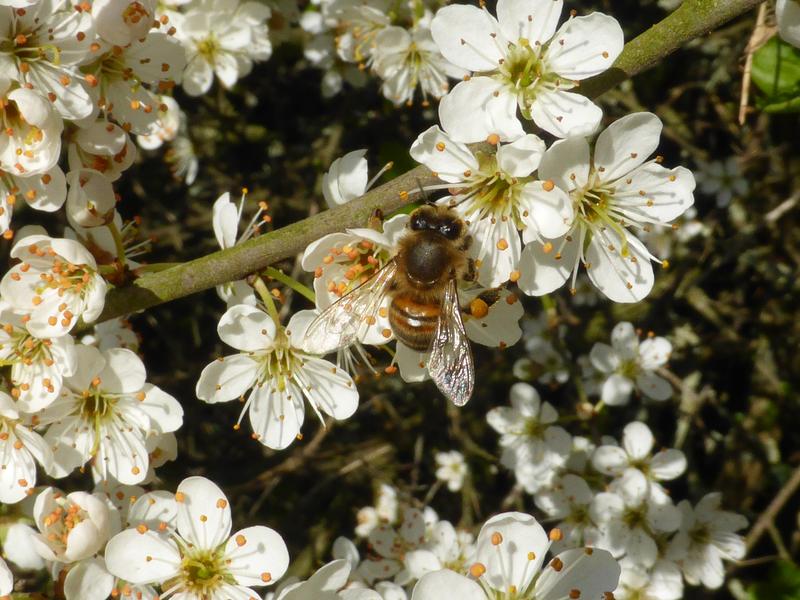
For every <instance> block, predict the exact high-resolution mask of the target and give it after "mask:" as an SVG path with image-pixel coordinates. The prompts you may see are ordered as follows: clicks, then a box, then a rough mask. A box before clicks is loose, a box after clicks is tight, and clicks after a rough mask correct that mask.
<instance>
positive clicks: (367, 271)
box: [314, 240, 391, 297]
mask: <svg viewBox="0 0 800 600" xmlns="http://www.w3.org/2000/svg"><path fill="white" fill-rule="evenodd" d="M390 258H391V257H390V256H389V251H388V250H387V249H385V248H382V247H379V246H377V245H376V244H375V243H374V242H371V241H369V240H361V241H360V242H358V243H350V244H345V245H344V246H341V247H339V246H334V247H333V248H331V249H330V251H329V252H328V254H327V255H326V256H325V258H323V259H322V262H323V263H324V264H326V265H332V264H334V263H335V264H336V265H337V266H339V268H340V269H342V273H343V277H342V279H341V280H339V281H336V280H335V279H334V278H331V280H330V281H328V291H329V292H331V293H332V294H335V295H336V296H338V297H342V296H344V295H345V294H347V293H348V292H350V291H352V290H353V289H355V288H357V287H358V286H359V285H361V284H362V283H366V282H367V281H368V280H369V279H370V278H371V277H372V276H373V275H374V274H375V273H377V272H378V271H379V270H380V269H381V268H383V266H384V265H385V264H386V263H387V262H388V261H389V259H390ZM323 272H324V271H323V269H322V267H319V268H318V269H317V270H316V271H315V273H314V275H315V277H322V275H323Z"/></svg>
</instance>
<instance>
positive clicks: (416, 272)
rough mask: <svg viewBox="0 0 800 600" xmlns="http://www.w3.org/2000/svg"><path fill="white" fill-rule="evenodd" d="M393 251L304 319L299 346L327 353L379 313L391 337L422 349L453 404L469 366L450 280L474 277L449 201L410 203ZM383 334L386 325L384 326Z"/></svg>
mask: <svg viewBox="0 0 800 600" xmlns="http://www.w3.org/2000/svg"><path fill="white" fill-rule="evenodd" d="M407 227H408V229H407V231H406V232H405V233H404V235H403V236H402V237H401V238H400V240H399V242H398V248H397V253H396V254H395V256H394V257H393V258H392V260H391V261H389V262H388V263H387V264H386V265H385V266H384V267H383V268H382V269H380V270H379V271H378V272H377V273H376V274H375V275H374V276H373V277H372V278H371V279H369V280H368V281H366V282H365V283H363V284H362V285H360V286H359V287H357V288H355V289H354V290H353V291H351V292H350V293H348V294H346V295H345V296H343V297H342V298H340V299H339V300H338V301H337V302H335V303H334V304H332V305H331V306H329V307H328V308H327V309H325V311H323V312H322V313H321V314H320V315H319V316H318V317H317V318H316V319H314V321H313V322H312V323H311V324H310V325H309V327H308V329H307V331H306V334H305V337H304V339H303V347H304V349H306V350H307V351H308V352H311V353H314V354H327V353H328V352H332V351H334V350H339V349H341V348H343V347H346V346H349V345H350V344H353V343H355V342H357V341H358V340H359V339H361V337H362V336H363V334H364V332H365V331H366V328H367V327H369V326H370V325H371V324H374V323H375V322H376V320H377V315H378V314H382V315H384V316H387V315H386V314H385V313H382V312H381V311H382V310H385V309H382V308H381V307H382V306H384V304H383V301H384V299H385V298H386V297H387V296H388V297H389V299H390V302H389V307H388V320H389V326H390V327H391V331H392V333H394V335H395V337H396V338H397V339H398V341H399V342H401V343H403V344H405V345H406V346H408V347H409V348H410V349H412V350H415V351H417V352H420V353H428V354H429V357H428V359H427V365H426V366H427V368H428V372H429V373H430V375H431V378H432V379H433V381H434V382H435V383H436V385H437V386H438V387H439V389H440V390H441V391H442V393H443V394H444V395H445V396H446V397H447V398H448V399H450V400H451V401H452V402H453V403H454V404H456V405H458V406H462V405H463V404H465V403H466V402H467V400H469V397H470V396H471V394H472V388H473V385H474V379H475V373H474V366H473V363H472V353H471V352H470V348H469V341H468V340H467V335H466V331H465V329H464V323H463V321H462V320H461V308H460V306H459V302H458V287H457V283H458V281H460V280H467V281H469V280H473V279H474V278H475V265H474V263H473V261H472V259H470V258H469V257H468V256H467V251H468V250H469V246H470V243H471V242H472V238H471V237H470V236H469V235H468V234H467V226H466V223H464V221H463V220H462V219H461V218H460V217H459V216H458V213H456V212H455V211H454V210H453V209H452V208H448V207H445V206H434V205H425V206H422V207H420V208H418V209H416V210H415V211H414V212H413V213H412V214H411V217H410V219H409V222H408V226H407ZM387 333H388V332H387Z"/></svg>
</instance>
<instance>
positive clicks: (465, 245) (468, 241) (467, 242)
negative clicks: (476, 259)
mask: <svg viewBox="0 0 800 600" xmlns="http://www.w3.org/2000/svg"><path fill="white" fill-rule="evenodd" d="M470 246H472V236H471V235H465V236H464V237H463V238H461V242H460V243H459V245H458V249H459V250H461V251H462V252H466V251H467V250H469V249H470Z"/></svg>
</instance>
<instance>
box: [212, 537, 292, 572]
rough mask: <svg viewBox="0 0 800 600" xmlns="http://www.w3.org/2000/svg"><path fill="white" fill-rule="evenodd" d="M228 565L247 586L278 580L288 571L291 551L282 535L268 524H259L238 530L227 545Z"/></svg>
mask: <svg viewBox="0 0 800 600" xmlns="http://www.w3.org/2000/svg"><path fill="white" fill-rule="evenodd" d="M225 558H226V559H228V560H230V562H229V563H228V564H227V568H228V570H229V571H230V573H231V575H233V577H234V578H235V579H236V583H238V584H239V585H244V586H254V585H256V586H258V585H264V584H265V583H267V582H275V581H277V580H278V579H280V578H281V577H283V574H284V573H286V569H287V568H288V566H289V551H288V550H287V548H286V544H285V542H284V541H283V538H282V537H281V536H280V535H279V534H278V533H277V532H276V531H273V530H272V529H270V528H269V527H263V526H261V525H257V526H255V527H248V528H247V529H242V530H241V531H238V532H236V533H235V534H233V535H232V536H231V538H230V539H229V540H228V543H227V544H226V545H225Z"/></svg>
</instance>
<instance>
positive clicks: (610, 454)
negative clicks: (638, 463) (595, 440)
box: [592, 446, 628, 475]
mask: <svg viewBox="0 0 800 600" xmlns="http://www.w3.org/2000/svg"><path fill="white" fill-rule="evenodd" d="M592 465H593V466H594V468H595V469H597V470H598V471H600V472H601V473H604V474H606V475H621V474H622V473H623V472H624V471H625V469H626V467H627V466H628V455H627V454H625V451H624V450H623V449H622V448H619V447H617V446H600V447H599V448H598V449H597V450H595V451H594V454H592Z"/></svg>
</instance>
